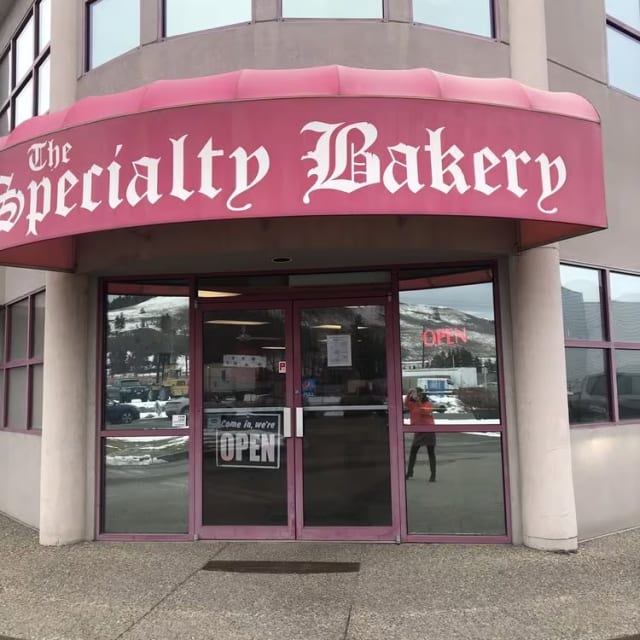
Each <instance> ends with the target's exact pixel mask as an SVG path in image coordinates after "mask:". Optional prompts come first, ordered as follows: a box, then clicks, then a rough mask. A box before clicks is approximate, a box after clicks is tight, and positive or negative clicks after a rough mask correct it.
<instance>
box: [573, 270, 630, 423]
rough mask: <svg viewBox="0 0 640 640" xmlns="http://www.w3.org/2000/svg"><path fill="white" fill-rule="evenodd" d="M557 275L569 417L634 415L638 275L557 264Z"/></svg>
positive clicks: (590, 418) (600, 419)
mask: <svg viewBox="0 0 640 640" xmlns="http://www.w3.org/2000/svg"><path fill="white" fill-rule="evenodd" d="M560 279H561V283H562V310H563V315H564V336H565V353H566V367H567V400H568V404H569V420H570V421H571V422H572V423H573V424H584V423H593V422H616V421H618V420H637V419H638V418H640V330H639V329H638V327H640V276H637V275H629V274H625V273H614V272H608V271H606V270H602V269H589V268H584V267H574V266H570V265H562V266H561V267H560ZM636 391H637V393H636Z"/></svg>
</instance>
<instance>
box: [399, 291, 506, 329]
mask: <svg viewBox="0 0 640 640" xmlns="http://www.w3.org/2000/svg"><path fill="white" fill-rule="evenodd" d="M400 302H401V303H404V304H426V305H430V306H434V307H451V308H452V309H456V310H457V311H464V312H465V313H468V314H470V315H473V316H478V317H479V318H486V319H487V320H493V317H494V313H493V285H492V284H491V283H490V282H485V283H481V284H466V285H461V286H459V287H443V288H441V289H421V290H419V291H401V292H400Z"/></svg>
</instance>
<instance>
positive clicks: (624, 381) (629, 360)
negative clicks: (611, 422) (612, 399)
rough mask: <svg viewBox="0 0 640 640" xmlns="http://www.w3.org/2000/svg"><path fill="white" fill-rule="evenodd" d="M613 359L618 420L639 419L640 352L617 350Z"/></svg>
mask: <svg viewBox="0 0 640 640" xmlns="http://www.w3.org/2000/svg"><path fill="white" fill-rule="evenodd" d="M615 358H616V383H617V385H618V415H619V416H620V420H637V419H638V418H640V351H627V350H621V349H618V350H616V352H615Z"/></svg>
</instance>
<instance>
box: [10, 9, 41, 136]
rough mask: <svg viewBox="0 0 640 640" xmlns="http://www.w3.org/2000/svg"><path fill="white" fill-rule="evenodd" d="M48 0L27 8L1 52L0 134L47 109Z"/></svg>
mask: <svg viewBox="0 0 640 640" xmlns="http://www.w3.org/2000/svg"><path fill="white" fill-rule="evenodd" d="M50 37H51V0H38V1H37V2H34V4H33V5H32V6H31V8H30V9H29V12H28V13H27V15H26V16H25V17H24V20H23V21H22V23H21V24H20V26H19V28H18V30H17V31H16V33H15V34H14V35H13V36H12V37H11V39H10V40H9V44H8V45H7V47H6V48H5V49H4V51H2V53H0V135H5V134H7V133H8V132H9V131H11V130H12V129H13V128H14V127H17V126H18V125H19V124H20V123H22V122H24V121H25V120H28V119H29V118H31V117H33V116H36V115H40V114H42V113H46V112H47V111H48V110H49V73H50V72H49V53H50Z"/></svg>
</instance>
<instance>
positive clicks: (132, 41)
mask: <svg viewBox="0 0 640 640" xmlns="http://www.w3.org/2000/svg"><path fill="white" fill-rule="evenodd" d="M88 13H89V68H90V69H93V68H94V67H97V66H98V65H101V64H103V63H105V62H107V61H108V60H111V59H112V58H115V57H117V56H119V55H121V54H123V53H126V52H127V51H129V50H131V49H134V48H135V47H137V46H138V45H139V44H140V2H139V1H138V0H95V1H94V2H90V3H89V4H88Z"/></svg>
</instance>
